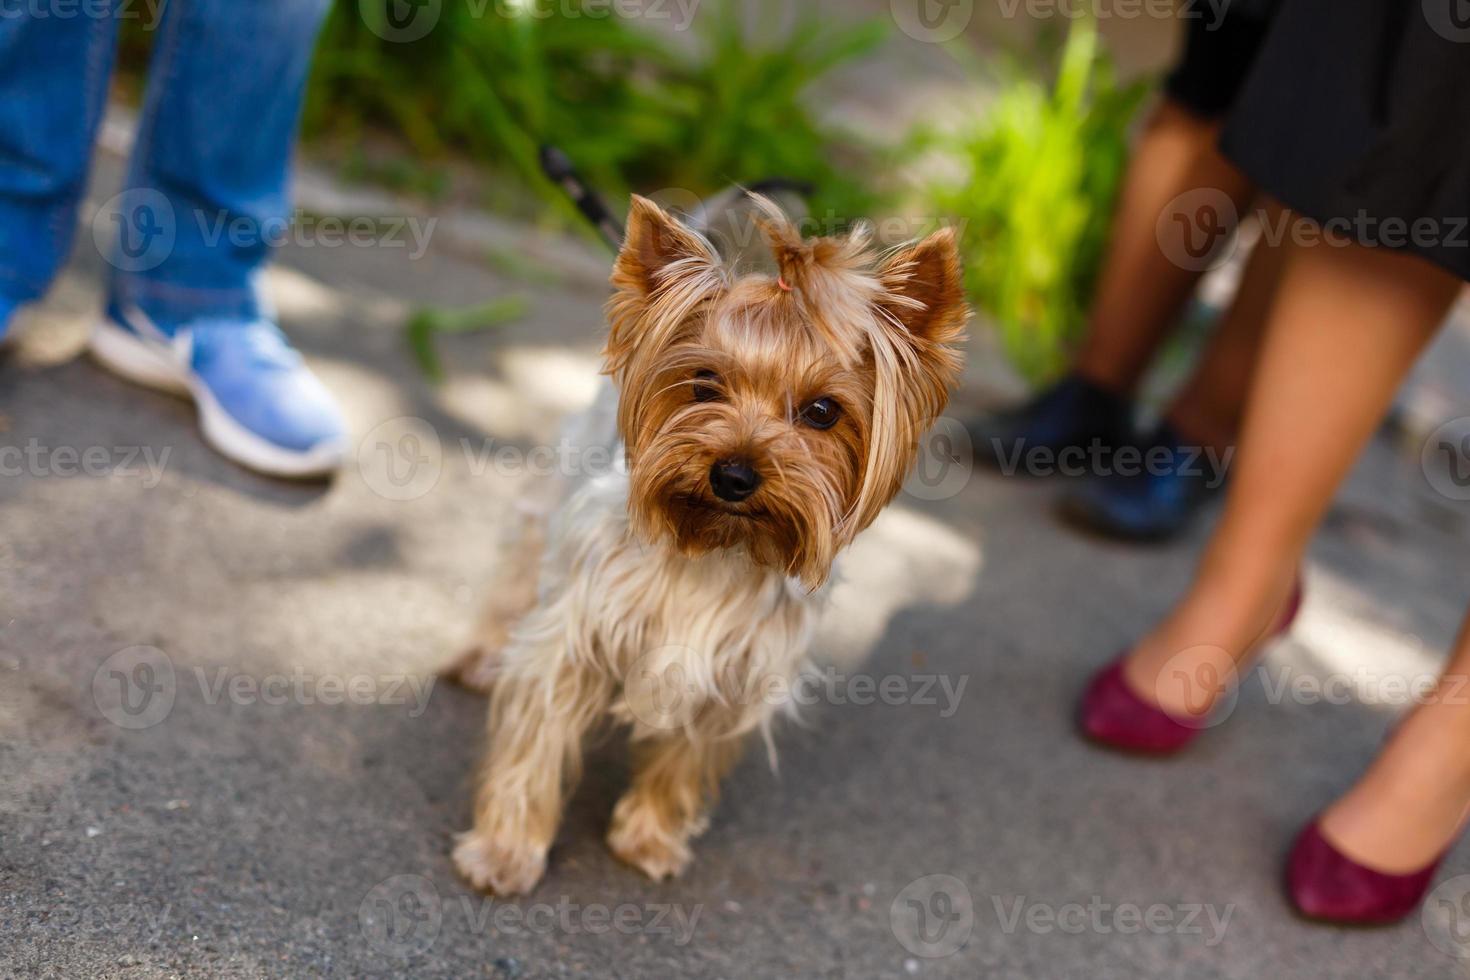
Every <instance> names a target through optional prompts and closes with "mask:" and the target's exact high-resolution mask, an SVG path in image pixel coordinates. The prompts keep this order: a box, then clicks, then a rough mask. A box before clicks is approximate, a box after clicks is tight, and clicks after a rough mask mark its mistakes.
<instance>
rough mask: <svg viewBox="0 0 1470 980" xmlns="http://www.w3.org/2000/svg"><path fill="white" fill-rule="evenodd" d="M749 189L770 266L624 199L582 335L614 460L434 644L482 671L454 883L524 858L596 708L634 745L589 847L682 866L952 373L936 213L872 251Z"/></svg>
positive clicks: (489, 880)
mask: <svg viewBox="0 0 1470 980" xmlns="http://www.w3.org/2000/svg"><path fill="white" fill-rule="evenodd" d="M757 203H758V206H759V207H760V208H761V210H762V211H763V212H764V220H763V222H762V226H763V228H764V231H765V234H766V237H767V240H768V242H769V244H770V246H771V249H772V251H773V253H774V256H775V261H776V266H777V268H778V269H779V270H780V272H779V275H777V276H775V277H772V276H769V275H763V274H745V275H736V274H735V273H733V272H731V271H729V270H727V269H725V268H723V267H722V265H721V263H720V262H719V260H718V258H717V256H716V254H715V252H714V249H713V248H712V247H711V245H710V244H709V242H708V241H707V240H705V239H704V238H703V237H701V236H700V235H697V234H695V233H694V232H691V231H690V230H688V229H687V228H685V227H684V226H682V225H681V224H679V223H678V222H677V221H675V220H674V219H673V218H671V217H670V216H669V215H667V214H665V213H664V212H663V211H661V210H660V209H659V208H658V207H657V206H656V205H655V204H653V203H652V202H650V201H647V200H644V199H642V198H635V199H634V201H633V209H632V213H631V215H630V217H629V221H628V231H627V237H626V240H625V242H624V245H623V248H622V252H621V254H620V255H619V256H618V260H617V265H616V267H615V269H614V272H613V276H612V282H613V285H614V287H615V289H616V293H615V295H614V296H613V298H612V300H611V301H610V303H609V307H608V311H609V321H610V323H611V333H610V335H609V337H608V341H607V347H606V351H605V357H606V369H605V370H606V372H607V373H608V374H610V375H611V376H612V378H613V379H614V381H615V382H616V384H617V387H618V390H619V397H620V401H619V404H618V411H617V416H618V430H619V434H620V436H621V439H622V443H623V445H624V447H625V450H626V458H627V463H628V467H627V471H626V472H625V473H614V474H609V475H607V476H602V477H599V478H598V479H596V480H593V481H591V482H589V483H588V484H587V485H586V486H584V487H582V488H581V489H580V490H579V491H578V492H577V493H576V494H575V495H574V496H573V497H572V498H571V499H570V500H569V501H568V502H567V504H566V505H565V507H563V508H562V509H561V510H560V512H559V513H557V514H556V515H555V516H554V517H553V518H552V520H551V522H550V524H549V526H548V528H547V530H546V535H545V548H544V553H543V554H542V556H541V565H540V572H539V578H540V580H539V589H538V596H537V598H536V602H535V606H534V608H532V609H531V610H530V612H529V613H528V614H527V615H526V616H525V617H524V618H523V619H521V620H520V621H519V622H518V623H517V624H516V625H515V626H514V628H513V629H511V630H509V631H508V633H506V634H505V635H506V636H508V639H507V641H506V643H505V646H504V648H503V649H500V650H482V651H481V652H480V653H479V654H477V657H478V658H479V660H478V661H470V662H466V663H462V664H461V665H460V666H459V668H458V669H459V671H460V673H461V675H462V676H476V677H479V678H481V679H482V680H483V679H484V678H488V677H490V676H492V675H493V677H494V684H493V688H492V700H491V710H490V721H489V735H490V744H489V752H488V755H487V757H486V759H485V762H484V764H483V768H482V771H481V773H480V782H479V790H478V793H477V796H476V802H475V824H474V827H473V828H472V829H470V830H469V831H466V832H465V833H463V834H460V835H459V836H458V839H457V844H456V846H455V848H454V860H455V863H456V864H457V865H458V867H459V869H460V871H461V872H463V873H464V875H465V876H466V877H467V878H469V879H470V881H472V882H473V883H474V884H475V885H476V886H477V887H479V888H488V889H492V890H493V891H495V892H498V893H500V894H516V893H521V892H525V891H527V890H529V889H530V888H532V887H533V886H534V885H535V884H536V883H537V882H538V881H539V880H540V878H541V875H542V873H543V872H544V871H545V868H546V854H547V851H548V849H549V848H550V846H551V843H552V839H553V837H554V836H555V833H556V828H557V825H558V823H559V821H560V818H561V812H562V807H563V802H564V798H565V794H566V792H567V790H568V789H569V787H570V786H571V784H572V783H573V782H574V780H575V778H576V775H577V772H578V769H579V767H580V763H581V756H582V743H583V740H584V737H585V736H586V735H587V733H588V731H589V730H590V729H591V728H593V727H594V726H595V725H596V724H597V723H598V722H599V721H602V720H605V719H613V720H616V721H619V722H622V723H625V724H627V725H629V726H631V729H632V739H633V743H634V747H635V750H636V761H635V767H634V768H635V771H634V776H633V782H632V786H631V788H630V789H629V790H628V791H627V793H626V795H624V796H623V798H622V799H621V800H620V801H619V802H618V804H617V807H616V808H615V810H614V811H613V815H612V827H611V830H610V832H609V834H608V844H609V846H610V847H611V848H612V850H613V852H614V853H615V854H616V855H617V856H618V857H619V858H621V859H622V860H624V861H626V862H628V863H629V864H631V865H633V866H634V867H637V868H639V869H641V870H642V871H644V872H645V873H647V874H648V875H650V876H651V877H653V878H662V877H666V876H669V875H676V874H678V873H679V872H680V871H682V870H683V869H684V867H685V866H686V865H687V864H688V862H689V859H690V850H689V842H690V841H691V840H692V839H693V838H694V837H695V836H696V835H698V834H699V833H700V831H702V830H703V829H704V827H705V825H706V822H707V815H708V810H709V807H710V805H711V803H712V801H713V799H714V797H715V795H716V792H717V790H718V784H719V781H720V779H721V778H722V777H723V775H724V774H725V773H726V771H727V770H728V769H729V768H730V766H731V765H732V764H733V763H734V762H735V760H736V759H737V758H738V756H739V753H740V748H741V744H742V742H743V741H744V736H746V735H748V734H749V733H751V732H753V731H757V730H759V731H761V732H762V733H763V734H765V735H766V737H767V739H768V740H769V726H770V723H771V721H772V718H773V716H774V715H775V713H776V711H777V706H778V700H779V699H776V698H772V697H769V696H765V695H764V694H763V693H762V692H769V690H770V689H771V686H772V682H773V681H775V682H777V683H778V685H779V683H781V682H786V683H790V682H792V681H794V680H795V678H796V675H797V674H798V672H799V671H800V670H801V669H802V668H803V666H804V664H805V662H806V652H807V645H808V640H809V636H810V633H811V627H812V623H813V620H814V618H815V614H816V611H817V609H818V603H819V598H820V595H821V594H822V593H823V592H824V591H825V585H826V583H827V581H828V579H829V576H830V574H831V570H832V564H833V561H834V559H836V557H837V555H838V553H839V552H840V551H842V549H843V548H844V547H845V546H846V545H847V544H848V543H849V542H851V541H852V539H853V537H854V536H855V535H856V534H857V533H858V532H859V531H862V530H863V529H864V528H866V527H867V526H868V525H869V524H870V523H872V521H873V519H874V518H875V517H877V516H878V513H879V512H880V511H881V510H882V509H883V508H884V507H885V506H886V505H887V504H888V502H889V501H890V500H892V499H893V497H894V495H895V494H896V493H898V490H899V488H900V485H901V484H902V481H903V479H904V477H905V476H906V474H907V472H908V470H909V468H910V467H911V466H912V464H913V462H914V457H915V454H916V451H917V444H918V440H919V438H920V436H921V435H922V433H923V432H924V430H925V429H927V428H928V427H929V425H930V424H932V423H933V421H934V420H935V418H936V417H937V416H938V415H939V413H940V412H941V411H942V410H943V409H944V406H945V403H946V402H947V400H948V395H949V390H950V389H951V387H952V386H953V385H954V384H955V382H956V380H957V378H958V375H959V371H960V366H961V359H960V355H959V353H958V352H957V350H956V349H955V346H954V345H955V344H956V343H957V342H958V341H960V340H961V339H962V337H963V334H964V326H965V321H966V320H967V318H968V316H969V309H968V307H967V306H966V303H965V299H964V292H963V288H962V284H961V277H960V263H959V257H958V255H957V253H956V250H955V241H954V236H953V234H952V233H950V232H948V231H940V232H937V233H935V234H933V235H931V236H930V237H928V238H926V239H924V240H923V241H921V242H919V243H918V244H915V245H909V246H906V247H903V248H901V249H898V250H895V251H890V252H887V253H879V252H877V251H876V250H874V249H873V248H871V247H870V244H869V238H868V236H867V234H866V233H865V232H863V231H858V232H854V233H853V234H851V235H848V236H845V237H834V238H816V239H811V240H803V239H802V237H801V235H800V233H799V232H798V231H797V229H796V228H795V227H794V226H793V225H792V224H791V223H790V222H789V220H788V219H786V218H785V217H784V216H783V215H782V214H781V213H780V211H779V210H778V209H777V208H776V207H775V205H773V204H770V203H769V202H766V201H758V202H757ZM491 659H493V668H492V669H487V666H490V663H489V661H490V660H491Z"/></svg>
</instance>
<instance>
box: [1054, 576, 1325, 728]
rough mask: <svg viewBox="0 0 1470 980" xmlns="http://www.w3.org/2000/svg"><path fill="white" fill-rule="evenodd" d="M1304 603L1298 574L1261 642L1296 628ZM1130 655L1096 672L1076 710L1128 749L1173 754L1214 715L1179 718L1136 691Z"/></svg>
mask: <svg viewBox="0 0 1470 980" xmlns="http://www.w3.org/2000/svg"><path fill="white" fill-rule="evenodd" d="M1301 607H1302V584H1301V580H1300V579H1298V580H1297V583H1296V585H1295V587H1294V588H1293V589H1292V593H1291V598H1290V599H1289V600H1288V601H1287V604H1286V610H1285V612H1284V613H1283V614H1282V617H1281V622H1280V623H1278V624H1277V626H1276V628H1275V629H1273V630H1272V631H1271V632H1270V633H1269V634H1267V635H1266V637H1265V638H1264V640H1263V641H1262V642H1265V640H1272V639H1275V638H1276V637H1278V636H1280V635H1281V634H1283V633H1285V632H1286V631H1287V630H1289V629H1291V624H1292V623H1294V622H1295V621H1296V615H1297V613H1298V612H1299V611H1301ZM1127 657H1128V653H1127V651H1125V652H1124V653H1123V654H1121V655H1120V656H1118V657H1117V659H1115V660H1113V662H1112V663H1110V664H1108V665H1107V666H1106V667H1104V668H1103V669H1102V670H1100V671H1098V672H1097V673H1096V674H1094V675H1093V678H1092V681H1091V683H1089V684H1088V685H1087V690H1086V692H1085V693H1084V694H1083V695H1082V701H1081V703H1080V704H1079V705H1078V712H1077V724H1078V727H1079V728H1081V730H1082V734H1083V735H1085V736H1087V737H1088V738H1089V739H1091V740H1093V741H1094V742H1098V743H1100V744H1103V745H1106V746H1108V747H1110V748H1116V749H1122V750H1124V751H1126V752H1142V753H1146V754H1149V755H1172V754H1174V753H1175V752H1178V751H1179V750H1181V749H1183V748H1184V747H1185V746H1186V745H1188V744H1189V743H1190V742H1192V741H1194V739H1195V737H1196V736H1197V735H1199V733H1200V732H1201V731H1203V730H1204V729H1206V728H1209V727H1211V722H1210V719H1209V716H1205V717H1203V718H1189V717H1186V718H1177V717H1175V716H1174V715H1171V714H1169V713H1168V712H1167V711H1165V710H1164V709H1162V708H1160V707H1158V706H1157V705H1153V704H1150V703H1148V702H1147V701H1145V700H1144V699H1143V698H1142V697H1140V696H1139V695H1138V694H1136V693H1135V692H1134V690H1133V689H1132V688H1131V687H1129V686H1128V680H1127V678H1125V677H1124V676H1123V662H1124V661H1125V660H1126V659H1127Z"/></svg>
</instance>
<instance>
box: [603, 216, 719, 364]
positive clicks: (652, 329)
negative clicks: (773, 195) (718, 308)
mask: <svg viewBox="0 0 1470 980" xmlns="http://www.w3.org/2000/svg"><path fill="white" fill-rule="evenodd" d="M722 282H723V278H722V276H721V273H720V265H719V258H718V256H717V255H716V254H715V251H714V249H713V248H712V247H711V246H710V244H709V242H707V241H706V240H705V239H704V238H702V237H701V236H699V235H697V234H695V233H694V232H692V231H690V230H689V229H687V228H685V227H684V226H683V225H681V224H679V222H678V221H676V220H675V219H674V218H672V217H671V216H669V215H668V214H666V213H665V212H664V211H663V209H661V208H660V207H659V206H658V205H657V204H654V203H653V202H652V201H650V200H649V199H648V198H646V197H640V196H638V195H636V194H635V195H634V196H633V204H632V207H631V208H630V209H629V212H628V229H627V232H626V233H625V234H624V236H623V247H622V250H621V251H619V252H618V259H617V262H616V263H614V265H613V272H612V284H613V289H614V293H613V297H612V299H611V300H610V301H609V303H608V322H609V325H610V326H611V332H610V333H609V335H608V341H607V351H606V355H607V360H608V365H607V370H608V371H609V372H611V373H614V374H616V373H618V372H619V371H620V370H621V369H622V368H623V367H624V366H625V365H626V363H627V361H628V358H629V357H630V356H631V354H632V352H633V349H634V348H635V346H638V345H641V344H644V343H645V342H648V341H652V343H653V345H655V346H661V345H662V343H664V342H665V341H667V340H668V339H669V335H670V334H671V333H672V332H673V331H674V330H676V329H677V328H678V327H679V325H680V324H681V323H682V322H683V321H684V320H685V319H686V318H687V317H688V316H689V314H690V313H692V312H693V311H694V309H695V308H696V307H697V306H698V305H699V304H700V303H701V302H703V301H704V300H705V299H706V298H708V297H709V295H710V294H711V293H712V292H713V291H714V290H715V289H716V288H718V286H719V285H720V284H721V283H722Z"/></svg>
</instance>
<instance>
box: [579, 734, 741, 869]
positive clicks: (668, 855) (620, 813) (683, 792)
mask: <svg viewBox="0 0 1470 980" xmlns="http://www.w3.org/2000/svg"><path fill="white" fill-rule="evenodd" d="M742 742H743V740H742V739H740V738H728V737H726V738H721V737H718V736H711V737H700V738H699V739H698V740H695V739H691V738H690V737H689V736H688V735H686V734H684V733H682V732H681V733H678V734H675V735H668V736H657V737H655V738H653V739H651V740H648V741H645V742H643V743H642V744H641V745H640V747H639V752H638V759H637V762H636V764H635V774H634V777H633V785H632V786H631V787H630V788H629V790H628V792H627V794H626V795H624V796H623V798H622V799H621V800H619V801H618V805H617V807H616V808H615V809H614V810H613V816H612V828H611V829H610V830H609V831H608V835H607V844H608V847H610V848H612V851H613V853H614V854H616V855H617V856H618V857H619V858H621V859H622V860H623V861H625V862H627V863H628V864H631V865H632V866H633V867H635V868H638V869H639V870H640V871H642V872H643V873H644V874H646V875H648V876H649V877H650V878H654V879H659V878H667V877H673V876H676V875H678V874H679V873H680V872H682V871H683V870H684V868H685V867H687V866H688V864H689V859H690V857H691V855H690V851H689V841H691V840H692V839H693V838H695V837H697V836H699V835H700V834H701V833H703V832H704V829H705V827H706V826H707V824H708V822H709V816H708V812H709V807H710V806H712V805H713V803H714V800H715V799H716V798H717V797H718V795H719V787H720V780H721V779H722V778H724V776H725V774H726V773H727V772H729V770H730V767H731V766H733V765H734V764H735V761H736V760H737V759H739V758H740V752H741V748H742Z"/></svg>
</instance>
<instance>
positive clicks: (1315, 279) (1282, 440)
mask: <svg viewBox="0 0 1470 980" xmlns="http://www.w3.org/2000/svg"><path fill="white" fill-rule="evenodd" d="M1282 247H1283V248H1284V249H1285V250H1286V252H1287V254H1286V256H1285V263H1286V264H1285V266H1284V268H1283V270H1282V278H1281V283H1280V285H1279V287H1278V291H1277V297H1276V302H1275V304H1274V306H1273V307H1272V310H1271V314H1270V317H1269V319H1268V323H1267V327H1266V340H1265V346H1264V348H1263V350H1262V354H1261V363H1260V366H1259V369H1258V370H1257V372H1256V376H1255V379H1254V381H1253V382H1252V385H1251V394H1250V399H1249V405H1248V408H1247V412H1246V419H1245V427H1244V431H1243V433H1242V438H1241V442H1240V451H1239V453H1238V454H1237V459H1236V465H1235V469H1234V482H1233V484H1232V486H1231V489H1230V493H1229V497H1228V498H1227V502H1226V507H1225V514H1224V516H1223V517H1222V519H1221V522H1220V525H1219V527H1218V528H1217V529H1216V531H1215V534H1214V536H1213V537H1212V538H1211V539H1210V544H1209V547H1208V549H1207V550H1206V552H1205V555H1204V557H1203V559H1202V561H1201V563H1200V566H1199V569H1198V571H1197V573H1196V576H1195V580H1194V583H1193V584H1192V586H1191V587H1190V589H1189V592H1188V593H1187V594H1186V595H1185V597H1184V598H1183V599H1182V600H1181V601H1180V602H1179V603H1178V604H1177V605H1176V606H1175V607H1174V609H1173V611H1172V612H1171V613H1170V614H1169V615H1168V616H1167V617H1166V618H1165V619H1164V621H1163V622H1162V623H1160V624H1159V626H1157V627H1156V628H1155V629H1154V630H1153V632H1152V633H1150V634H1149V635H1148V636H1147V637H1145V638H1144V639H1143V640H1142V641H1141V642H1140V643H1139V644H1138V645H1137V647H1135V649H1134V651H1133V653H1132V654H1131V655H1130V656H1129V658H1128V660H1127V662H1126V663H1125V666H1124V676H1125V677H1126V679H1127V680H1128V683H1129V686H1130V687H1131V688H1133V690H1134V691H1135V692H1137V693H1138V694H1140V695H1141V696H1143V697H1145V698H1148V699H1150V700H1152V701H1154V702H1156V703H1158V704H1160V705H1161V706H1162V707H1163V708H1165V709H1166V710H1168V711H1170V712H1172V713H1175V714H1180V715H1188V714H1197V713H1202V712H1204V711H1207V710H1208V709H1209V707H1210V706H1211V704H1212V699H1213V697H1214V696H1216V695H1217V694H1218V692H1219V685H1218V679H1219V678H1229V677H1233V676H1234V675H1235V671H1236V669H1237V665H1238V664H1239V663H1242V662H1243V661H1244V660H1245V658H1247V657H1248V655H1249V653H1250V651H1251V648H1252V647H1253V646H1254V645H1255V643H1256V642H1257V641H1258V640H1259V639H1260V638H1261V637H1262V636H1263V635H1264V634H1265V633H1266V632H1267V630H1268V629H1269V628H1270V625H1271V624H1272V622H1273V621H1274V620H1275V619H1276V617H1277V616H1278V615H1279V611H1280V608H1281V606H1282V605H1283V603H1284V602H1285V600H1286V597H1287V595H1288V593H1289V591H1290V588H1291V582H1292V579H1293V577H1294V576H1295V574H1296V568H1297V564H1298V562H1299V560H1300V555H1301V553H1302V549H1303V548H1304V546H1305V545H1306V542H1307V539H1308V537H1309V536H1310V535H1311V533H1312V531H1313V530H1314V529H1315V528H1316V526H1317V524H1318V522H1319V521H1320V520H1321V517H1322V514H1323V513H1324V512H1325V510H1326V508H1327V505H1328V503H1329V501H1330V500H1331V498H1332V495H1333V493H1334V492H1335V491H1336V489H1337V487H1338V485H1339V484H1340V483H1341V482H1342V479H1343V477H1344V476H1345V475H1346V474H1347V471H1348V468H1349V467H1350V466H1351V465H1352V463H1353V461H1354V459H1355V458H1356V457H1357V455H1358V453H1359V451H1360V450H1361V449H1362V447H1363V445H1364V444H1365V443H1366V442H1367V440H1368V438H1369V437H1370V436H1371V435H1372V433H1373V430H1374V428H1375V427H1376V426H1377V425H1378V423H1379V421H1380V420H1381V419H1382V417H1383V414H1384V412H1385V411H1386V409H1387V407H1388V404H1389V401H1390V399H1391V398H1392V397H1393V393H1394V391H1395V389H1396V388H1397V387H1398V385H1399V383H1400V381H1402V379H1403V377H1404V375H1405V374H1406V373H1407V372H1408V370H1409V367H1410V366H1411V365H1412V364H1413V362H1414V359H1415V358H1416V357H1417V356H1418V354H1419V352H1420V351H1421V350H1422V349H1423V347H1424V345H1425V344H1426V343H1427V342H1428V340H1429V339H1430V338H1431V337H1432V336H1433V334H1434V332H1435V330H1436V329H1437V327H1438V326H1439V324H1440V323H1441V321H1442V320H1443V318H1444V315H1445V312H1446V310H1447V309H1448V308H1449V306H1450V303H1451V302H1452V301H1453V300H1454V298H1455V295H1456V293H1457V292H1458V291H1459V288H1460V283H1459V281H1458V280H1457V279H1455V278H1454V277H1453V276H1451V275H1449V274H1448V273H1446V272H1444V271H1442V270H1440V269H1438V268H1436V267H1434V266H1432V265H1430V264H1429V263H1427V262H1424V261H1422V260H1420V259H1417V258H1413V257H1410V256H1405V255H1402V254H1399V253H1393V252H1388V251H1385V250H1382V249H1369V248H1364V247H1362V246H1358V245H1346V244H1341V245H1316V246H1312V247H1307V246H1303V245H1298V244H1289V245H1284V246H1282ZM1179 677H1184V678H1198V679H1200V681H1201V682H1202V683H1203V684H1204V685H1205V686H1207V687H1208V688H1209V690H1207V691H1201V690H1199V689H1198V687H1199V685H1187V684H1177V683H1174V682H1173V681H1172V680H1171V679H1173V678H1179ZM1191 687H1194V688H1195V689H1193V690H1191V689H1190V688H1191Z"/></svg>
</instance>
